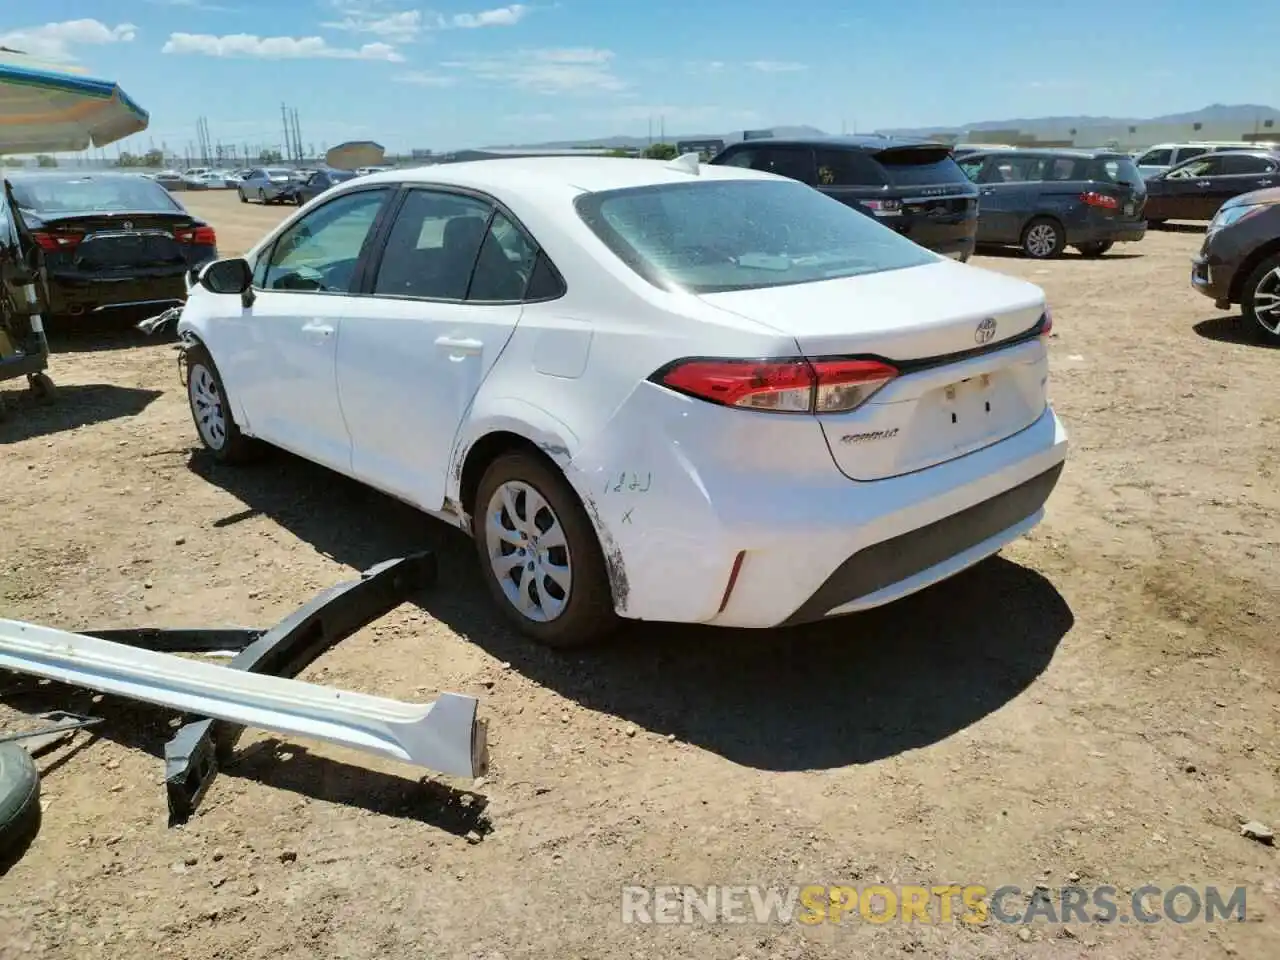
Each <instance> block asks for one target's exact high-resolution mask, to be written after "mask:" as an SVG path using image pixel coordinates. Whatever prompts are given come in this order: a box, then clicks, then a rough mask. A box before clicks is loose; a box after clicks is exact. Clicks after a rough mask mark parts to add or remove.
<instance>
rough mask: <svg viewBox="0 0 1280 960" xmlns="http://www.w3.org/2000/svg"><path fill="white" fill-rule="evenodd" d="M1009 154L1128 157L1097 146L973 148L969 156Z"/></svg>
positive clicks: (1092, 158) (1121, 152) (1095, 158)
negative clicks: (1089, 147)
mask: <svg viewBox="0 0 1280 960" xmlns="http://www.w3.org/2000/svg"><path fill="white" fill-rule="evenodd" d="M1009 154H1017V155H1018V156H1020V157H1062V158H1064V159H1066V158H1072V159H1077V160H1097V159H1098V158H1099V157H1128V156H1129V154H1127V153H1125V152H1124V151H1123V150H1113V149H1111V148H1110V147H1098V148H1097V149H1093V150H1090V149H1088V148H1082V147H1004V148H998V149H994V150H975V151H974V152H973V153H972V154H970V155H969V156H970V157H975V156H978V155H981V156H984V157H986V156H991V157H999V156H1005V155H1009Z"/></svg>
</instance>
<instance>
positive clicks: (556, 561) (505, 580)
mask: <svg viewBox="0 0 1280 960" xmlns="http://www.w3.org/2000/svg"><path fill="white" fill-rule="evenodd" d="M484 537H485V546H486V548H487V552H488V555H489V564H490V566H491V568H492V570H493V575H494V578H495V579H496V580H497V582H498V584H499V585H500V586H501V588H502V592H503V593H504V594H505V595H506V598H507V600H508V601H509V602H510V603H511V605H512V606H513V607H515V609H516V610H518V611H519V612H520V614H521V615H522V616H524V617H526V618H528V619H529V620H533V621H535V622H537V623H548V622H550V621H552V620H555V619H556V618H557V617H559V616H560V615H561V614H562V613H564V610H565V607H566V605H567V604H568V602H569V592H570V590H571V589H572V588H573V566H572V558H571V557H570V555H569V544H568V540H567V538H566V536H565V531H564V527H563V525H562V524H561V522H560V518H559V517H558V516H556V512H555V511H554V510H553V509H552V508H551V504H550V503H548V502H547V499H546V498H545V497H544V496H543V495H542V494H541V493H539V492H538V490H537V489H535V488H534V487H533V486H532V485H531V484H528V483H525V482H523V481H520V480H508V481H506V482H505V483H503V484H502V485H501V486H499V487H498V488H497V489H496V490H494V492H493V495H492V496H491V497H490V498H489V503H488V506H487V507H486V512H485V523H484Z"/></svg>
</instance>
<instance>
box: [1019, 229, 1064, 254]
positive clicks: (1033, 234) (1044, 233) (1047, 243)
mask: <svg viewBox="0 0 1280 960" xmlns="http://www.w3.org/2000/svg"><path fill="white" fill-rule="evenodd" d="M1057 245H1058V232H1057V230H1055V229H1054V228H1053V226H1052V225H1051V224H1048V223H1037V224H1036V225H1035V226H1033V227H1032V228H1031V229H1030V230H1028V231H1027V240H1026V246H1027V252H1028V253H1029V254H1031V255H1032V256H1033V257H1047V256H1049V255H1050V254H1051V253H1053V251H1054V249H1055V248H1056V247H1057Z"/></svg>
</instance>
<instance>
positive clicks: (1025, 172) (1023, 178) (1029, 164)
mask: <svg viewBox="0 0 1280 960" xmlns="http://www.w3.org/2000/svg"><path fill="white" fill-rule="evenodd" d="M1041 165H1042V161H1041V160H1040V158H1039V157H1035V156H1027V155H1021V154H1016V153H997V154H988V156H987V159H986V162H985V163H984V164H983V167H982V171H981V173H979V175H978V235H979V237H980V238H981V239H982V240H983V241H984V242H990V243H1017V242H1018V241H1019V239H1020V238H1021V236H1022V225H1023V223H1025V222H1026V219H1027V217H1028V216H1029V215H1030V214H1029V211H1030V209H1031V208H1032V207H1033V205H1034V200H1035V191H1036V189H1037V186H1038V184H1037V179H1038V177H1039V171H1040V167H1041Z"/></svg>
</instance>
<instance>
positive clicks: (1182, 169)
mask: <svg viewBox="0 0 1280 960" xmlns="http://www.w3.org/2000/svg"><path fill="white" fill-rule="evenodd" d="M1221 172H1222V158H1221V157H1215V156H1212V155H1210V156H1207V157H1198V158H1196V159H1195V160H1191V161H1189V162H1187V163H1184V164H1181V165H1179V166H1176V167H1174V168H1173V169H1172V170H1170V171H1169V179H1170V180H1196V179H1199V178H1200V177H1213V176H1217V175H1218V174H1219V173H1221Z"/></svg>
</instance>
